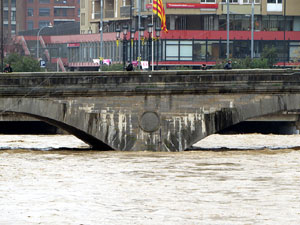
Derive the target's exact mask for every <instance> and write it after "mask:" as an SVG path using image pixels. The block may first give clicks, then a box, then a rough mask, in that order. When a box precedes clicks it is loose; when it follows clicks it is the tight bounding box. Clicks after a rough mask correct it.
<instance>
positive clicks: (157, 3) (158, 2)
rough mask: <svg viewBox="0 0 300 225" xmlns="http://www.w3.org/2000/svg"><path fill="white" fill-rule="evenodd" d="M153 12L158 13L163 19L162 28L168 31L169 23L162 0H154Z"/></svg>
mask: <svg viewBox="0 0 300 225" xmlns="http://www.w3.org/2000/svg"><path fill="white" fill-rule="evenodd" d="M152 4H153V5H152V8H153V13H155V14H157V15H158V17H159V18H160V21H161V29H162V30H163V31H164V32H166V33H168V29H167V25H166V14H165V9H164V5H163V3H162V0H153V3H152Z"/></svg>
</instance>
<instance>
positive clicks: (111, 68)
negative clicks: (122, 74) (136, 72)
mask: <svg viewBox="0 0 300 225" xmlns="http://www.w3.org/2000/svg"><path fill="white" fill-rule="evenodd" d="M101 71H123V64H119V63H116V64H111V65H109V66H108V65H102V66H101Z"/></svg>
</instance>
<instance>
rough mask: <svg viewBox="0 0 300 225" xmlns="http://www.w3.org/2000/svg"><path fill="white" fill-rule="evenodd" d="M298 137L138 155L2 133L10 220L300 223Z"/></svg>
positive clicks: (216, 140)
mask: <svg viewBox="0 0 300 225" xmlns="http://www.w3.org/2000/svg"><path fill="white" fill-rule="evenodd" d="M298 139H300V136H297V135H292V136H275V135H257V134H253V135H246V136H245V135H232V136H220V135H213V136H210V137H208V138H207V139H204V140H203V141H201V142H199V143H198V144H197V145H196V146H195V147H197V148H201V149H220V148H228V149H240V150H236V151H187V152H181V153H153V152H135V153H132V152H114V151H109V152H101V151H85V150H80V149H81V148H83V149H84V148H86V147H87V146H86V145H85V144H84V143H82V142H81V141H79V140H78V139H76V138H74V137H72V136H66V135H55V136H20V135H17V136H6V135H0V147H1V148H2V149H3V150H1V151H0V192H1V195H0V224H1V225H11V224H17V225H19V224H20V225H21V224H22V225H23V224H30V225H31V224H43V225H44V224H51V225H52V224H72V225H73V224H78V225H79V224H84V225H87V224H91V225H94V224H105V225H106V224H114V225H115V224H143V225H144V224H155V225H156V224H170V225H173V224H175V225H177V224H178V225H179V224H180V225H181V224H188V225H190V224H216V225H219V224H230V225H231V224H243V225H244V224H278V225H279V224H280V225H282V224H299V221H300V191H299V190H300V166H299V164H300V151H298V150H297V149H298V147H299V146H300V140H298ZM52 147H55V148H56V149H58V148H71V149H72V148H76V149H77V150H68V151H66V150H59V151H58V150H51V151H45V150H49V149H51V148H52ZM20 148H22V149H23V150H20ZM292 148H294V149H292ZM4 149H10V150H4ZM32 149H34V150H32ZM37 149H41V150H43V151H37ZM247 149H258V150H247Z"/></svg>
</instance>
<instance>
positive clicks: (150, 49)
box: [148, 24, 153, 69]
mask: <svg viewBox="0 0 300 225" xmlns="http://www.w3.org/2000/svg"><path fill="white" fill-rule="evenodd" d="M152 32H153V24H148V34H149V40H148V67H149V69H150V61H151V58H152V37H151V36H152Z"/></svg>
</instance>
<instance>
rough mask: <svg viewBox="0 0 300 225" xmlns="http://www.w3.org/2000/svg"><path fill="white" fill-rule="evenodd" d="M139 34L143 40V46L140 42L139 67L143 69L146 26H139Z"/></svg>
mask: <svg viewBox="0 0 300 225" xmlns="http://www.w3.org/2000/svg"><path fill="white" fill-rule="evenodd" d="M139 31H140V32H139V36H140V40H141V41H142V46H141V43H140V42H139V50H138V58H137V60H138V68H139V69H141V61H142V58H143V57H142V55H143V51H142V49H143V48H144V41H145V33H144V31H145V28H144V27H140V28H139Z"/></svg>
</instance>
